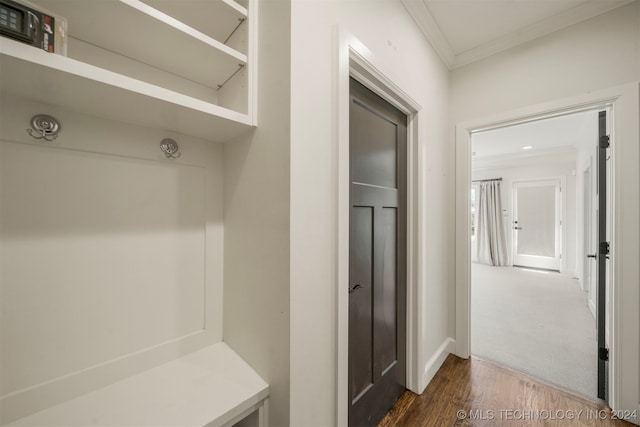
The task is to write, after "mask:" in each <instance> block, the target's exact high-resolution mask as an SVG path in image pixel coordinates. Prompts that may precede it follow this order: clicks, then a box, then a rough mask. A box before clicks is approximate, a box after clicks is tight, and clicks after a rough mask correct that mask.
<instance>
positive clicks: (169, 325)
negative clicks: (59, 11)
mask: <svg viewBox="0 0 640 427" xmlns="http://www.w3.org/2000/svg"><path fill="white" fill-rule="evenodd" d="M1 109H2V114H1V115H0V120H1V122H0V129H1V133H0V164H1V166H0V191H1V201H2V203H1V205H0V216H1V218H0V219H1V220H0V271H1V272H2V275H1V280H0V293H1V294H2V298H1V299H0V308H1V310H0V327H1V333H0V340H1V341H0V352H1V353H0V371H1V372H2V382H1V383H2V388H1V393H0V394H1V396H2V398H1V399H0V402H1V405H2V406H1V408H0V413H1V414H2V420H0V422H2V423H3V422H5V421H8V420H10V419H15V418H18V417H21V416H24V415H27V414H29V413H33V412H35V411H37V410H40V409H42V408H44V407H47V406H51V405H53V404H56V403H59V402H61V401H64V400H67V399H70V398H72V397H75V396H77V395H79V394H82V393H85V392H87V391H90V390H93V389H96V388H98V387H101V386H104V385H106V384H109V383H112V382H115V381H117V380H119V379H121V378H123V377H126V376H129V375H132V374H134V373H137V372H140V371H142V370H145V369H149V368H151V367H153V366H155V365H159V364H161V363H163V362H166V361H169V360H171V359H174V358H176V357H179V356H181V355H183V354H185V353H187V352H189V351H193V350H195V349H198V348H200V347H202V346H204V345H207V344H211V343H214V342H218V341H220V340H221V339H222V259H223V256H222V248H223V233H222V219H223V218H222V189H223V186H222V178H223V176H222V165H223V152H222V146H221V145H219V144H212V143H209V142H206V141H202V140H198V139H194V138H192V137H187V136H184V135H177V134H169V133H167V132H164V131H161V130H155V129H146V128H142V127H137V126H132V125H127V124H124V123H120V122H115V121H111V120H106V119H99V118H96V117H92V116H88V115H85V114H81V113H76V112H72V111H69V110H66V109H62V108H56V107H52V106H49V105H41V104H35V103H31V102H28V101H26V100H23V99H11V98H7V97H3V99H2V106H1ZM36 113H48V114H51V115H53V116H54V117H56V118H58V119H59V120H60V122H61V123H62V133H61V134H60V136H59V137H58V139H56V140H55V141H52V142H50V143H44V142H40V143H38V142H35V140H33V139H32V138H31V137H30V136H29V135H28V134H27V132H26V131H25V129H26V128H27V127H28V125H29V122H30V119H31V116H32V115H34V114H36ZM167 137H171V138H174V139H175V140H176V141H178V143H179V145H180V148H181V150H182V153H183V155H182V157H180V159H177V160H169V159H167V158H166V157H165V156H164V154H163V153H162V152H161V151H160V148H159V146H160V141H161V140H162V139H164V138H167Z"/></svg>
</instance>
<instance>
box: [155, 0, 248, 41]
mask: <svg viewBox="0 0 640 427" xmlns="http://www.w3.org/2000/svg"><path fill="white" fill-rule="evenodd" d="M142 1H143V2H144V3H146V4H148V5H149V6H151V7H153V8H155V9H157V10H159V11H161V12H164V13H166V14H167V15H169V16H172V17H173V18H175V19H177V20H179V21H181V22H184V23H186V24H188V25H189V26H191V27H193V28H194V29H196V30H197V31H200V32H202V33H204V34H206V35H207V36H209V37H212V38H214V39H216V40H218V41H220V42H222V43H224V42H225V40H227V38H228V37H229V36H230V35H231V33H233V31H234V30H235V29H236V27H237V26H238V25H239V24H240V23H241V21H243V20H245V19H247V9H246V8H244V7H242V6H240V5H239V4H238V3H236V2H235V1H233V0H177V1H176V0H142Z"/></svg>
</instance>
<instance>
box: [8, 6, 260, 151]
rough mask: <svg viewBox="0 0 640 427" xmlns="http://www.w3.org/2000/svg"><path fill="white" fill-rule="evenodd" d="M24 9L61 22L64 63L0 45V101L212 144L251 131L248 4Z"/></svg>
mask: <svg viewBox="0 0 640 427" xmlns="http://www.w3.org/2000/svg"><path fill="white" fill-rule="evenodd" d="M31 3H32V4H34V5H35V6H37V7H42V8H43V9H44V10H47V11H49V12H51V13H52V14H54V15H58V16H61V17H64V18H66V19H67V21H68V35H67V42H68V56H62V55H59V54H51V53H48V52H45V51H43V50H40V49H38V48H35V47H31V46H28V45H25V44H22V43H19V42H16V41H13V40H9V39H6V38H0V84H1V87H0V89H1V92H2V95H3V96H18V97H22V98H27V99H30V100H33V101H37V102H42V103H45V104H52V105H59V106H63V107H67V108H71V109H74V110H78V111H82V112H85V113H89V114H94V115H96V116H100V117H107V118H111V119H116V120H121V121H125V122H128V123H133V124H139V125H142V126H148V127H153V128H160V129H165V130H169V131H175V132H179V133H183V134H186V135H193V136H197V137H201V138H204V139H207V140H213V141H219V142H224V141H226V140H229V139H231V138H233V137H235V136H237V135H239V134H241V133H242V132H244V131H246V130H248V129H250V128H251V127H252V126H255V125H256V120H255V117H256V112H255V108H254V105H255V95H254V94H255V89H256V88H255V81H256V78H255V57H256V53H255V43H254V42H253V39H254V38H255V37H256V22H255V19H254V18H253V15H254V14H255V7H254V5H253V3H252V2H248V3H247V4H246V5H244V6H243V5H241V4H239V3H236V2H235V1H233V0H182V1H179V0H144V1H140V0H84V1H70V0H32V1H31ZM245 6H246V7H245Z"/></svg>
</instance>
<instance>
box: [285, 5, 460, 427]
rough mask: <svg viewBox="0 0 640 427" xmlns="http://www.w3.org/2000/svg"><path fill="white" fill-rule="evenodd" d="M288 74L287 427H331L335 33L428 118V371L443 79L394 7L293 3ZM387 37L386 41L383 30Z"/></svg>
mask: <svg viewBox="0 0 640 427" xmlns="http://www.w3.org/2000/svg"><path fill="white" fill-rule="evenodd" d="M291 18H292V33H291V41H292V52H291V54H292V58H294V60H293V62H292V65H291V420H290V421H291V425H304V426H327V425H336V424H337V422H336V397H335V395H336V390H337V385H336V291H335V283H336V251H335V249H336V241H335V233H336V228H335V226H336V222H335V221H336V205H335V201H336V194H335V192H336V176H335V173H336V169H335V162H334V160H335V159H334V154H335V153H334V152H333V148H332V141H333V140H334V134H333V129H334V127H333V126H334V124H335V123H334V110H333V108H334V100H333V99H332V93H333V92H334V90H333V78H332V76H333V74H334V73H335V70H336V65H335V64H334V63H333V62H334V59H335V58H336V57H337V56H336V52H334V46H336V43H335V41H334V38H333V37H334V31H335V26H338V25H339V26H340V28H341V29H344V30H345V31H348V32H349V33H351V34H353V36H355V37H356V38H358V39H359V40H360V41H361V42H362V43H363V44H364V45H365V46H366V47H368V48H369V50H371V52H372V55H373V56H374V57H375V59H376V62H377V63H379V64H382V71H383V72H384V73H385V74H386V75H387V76H388V77H389V78H391V79H392V80H393V81H395V82H396V83H397V84H398V86H400V87H401V88H402V89H403V90H404V91H405V92H406V93H408V94H409V95H410V96H411V97H412V98H413V99H415V100H416V101H417V102H418V103H419V104H421V105H422V107H423V108H424V109H425V110H426V114H425V120H424V122H425V126H424V129H423V130H422V132H423V133H422V135H421V142H420V145H421V150H422V152H423V153H424V154H423V155H424V159H425V162H426V166H427V167H426V170H425V171H424V177H425V183H424V184H425V187H424V188H426V191H425V192H426V194H425V200H424V203H425V205H426V214H427V216H428V219H427V221H426V230H424V235H423V236H420V238H422V239H426V240H428V243H427V244H426V254H425V259H424V262H425V271H426V278H425V282H424V283H420V287H421V290H422V295H423V299H422V300H421V301H420V303H421V305H422V306H423V307H424V311H425V313H426V315H427V316H426V319H425V323H426V325H425V328H424V335H423V336H421V337H420V340H421V345H422V348H424V350H425V351H424V354H425V360H423V361H422V364H421V366H425V365H426V362H427V360H428V359H430V358H431V357H432V356H433V355H434V354H435V353H436V350H437V349H438V348H439V347H440V346H441V344H442V343H443V342H444V341H445V340H446V339H447V337H448V334H447V299H448V290H447V288H448V286H449V278H448V271H447V264H448V258H447V253H448V249H447V248H448V246H449V241H448V235H447V232H446V231H447V227H448V221H449V215H448V213H447V212H446V209H444V206H446V203H447V197H448V196H447V188H446V182H447V177H448V176H449V171H448V170H447V147H446V137H447V131H446V122H447V117H446V113H447V103H448V71H447V70H446V68H445V67H444V66H443V64H442V63H441V61H440V60H439V58H438V56H437V55H436V53H435V52H434V51H433V50H432V49H431V47H430V46H429V45H428V43H427V42H426V41H425V39H424V36H423V35H422V34H421V33H420V31H419V30H418V29H417V27H416V26H415V24H414V23H413V21H412V20H411V18H410V17H409V15H408V14H407V12H406V11H405V9H404V8H403V6H402V5H401V4H400V2H396V1H388V0H384V1H376V2H370V1H294V2H293V5H292V16H291ZM382 28H384V31H382V30H381V29H382Z"/></svg>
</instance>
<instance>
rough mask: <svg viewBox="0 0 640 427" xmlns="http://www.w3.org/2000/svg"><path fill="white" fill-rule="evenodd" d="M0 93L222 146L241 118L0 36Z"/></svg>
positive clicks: (243, 126)
mask: <svg viewBox="0 0 640 427" xmlns="http://www.w3.org/2000/svg"><path fill="white" fill-rule="evenodd" d="M0 91H1V93H2V95H3V96H4V95H10V96H18V97H23V98H26V99H30V100H32V101H36V102H41V103H44V104H52V105H60V106H63V107H67V108H70V109H73V110H76V111H82V112H86V113H88V114H92V115H95V116H99V117H106V118H111V119H114V120H119V121H123V122H126V123H132V124H137V125H141V126H147V127H151V128H155V129H164V130H168V131H174V132H178V133H182V134H185V135H192V136H196V137H199V138H203V139H205V140H209V141H216V142H225V141H228V140H229V139H232V138H234V137H236V136H238V135H240V134H242V133H244V132H246V131H248V130H249V129H251V127H252V123H251V120H250V118H249V116H247V115H246V114H241V113H238V112H236V111H232V110H229V109H226V108H223V107H220V106H218V105H214V104H210V103H208V102H205V101H201V100H199V99H196V98H192V97H190V96H186V95H183V94H180V93H177V92H174V91H171V90H168V89H165V88H162V87H159V86H155V85H152V84H149V83H146V82H143V81H140V80H136V79H133V78H130V77H127V76H123V75H121V74H117V73H114V72H111V71H109V70H105V69H103V68H98V67H95V66H93V65H90V64H86V63H83V62H80V61H76V60H74V59H71V58H67V57H65V56H61V55H56V54H52V53H48V52H45V51H44V50H42V49H38V48H35V47H31V46H27V45H25V44H22V43H19V42H16V41H13V40H9V39H6V38H4V37H0Z"/></svg>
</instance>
